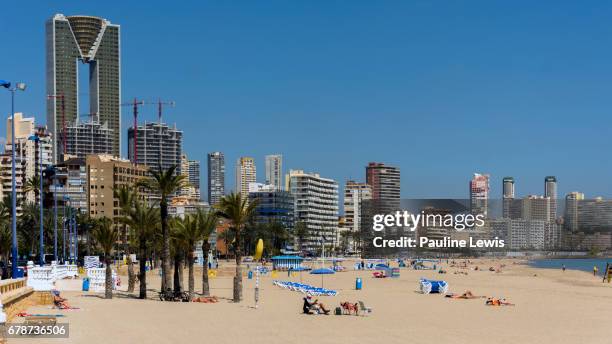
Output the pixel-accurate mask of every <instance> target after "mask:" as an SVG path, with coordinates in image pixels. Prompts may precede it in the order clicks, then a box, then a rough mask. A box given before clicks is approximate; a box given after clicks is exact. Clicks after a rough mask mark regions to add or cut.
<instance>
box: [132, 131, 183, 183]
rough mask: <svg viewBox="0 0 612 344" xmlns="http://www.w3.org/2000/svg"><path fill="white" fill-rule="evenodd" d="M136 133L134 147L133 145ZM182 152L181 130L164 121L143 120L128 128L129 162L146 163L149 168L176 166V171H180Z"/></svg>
mask: <svg viewBox="0 0 612 344" xmlns="http://www.w3.org/2000/svg"><path fill="white" fill-rule="evenodd" d="M134 134H136V135H135V136H136V147H134ZM182 154H183V132H182V131H181V130H179V129H177V128H176V125H175V126H173V127H170V126H168V125H167V124H165V123H157V122H145V123H144V124H143V125H139V126H138V127H137V130H136V133H134V128H133V127H130V128H129V129H128V158H129V160H130V161H131V162H134V163H136V164H140V165H146V166H147V167H149V168H153V169H157V168H158V167H159V166H161V168H162V169H163V170H167V169H169V168H170V167H171V166H175V165H176V166H178V168H177V171H176V173H178V174H180V173H181V155H182Z"/></svg>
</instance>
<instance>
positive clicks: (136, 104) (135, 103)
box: [121, 98, 145, 164]
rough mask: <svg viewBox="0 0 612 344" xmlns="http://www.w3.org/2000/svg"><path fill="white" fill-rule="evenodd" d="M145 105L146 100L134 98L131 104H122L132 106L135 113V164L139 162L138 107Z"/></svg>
mask: <svg viewBox="0 0 612 344" xmlns="http://www.w3.org/2000/svg"><path fill="white" fill-rule="evenodd" d="M144 104H145V101H144V100H138V99H137V98H134V100H133V101H131V102H128V103H123V104H121V105H122V106H131V107H132V109H133V112H134V164H136V162H137V161H138V145H137V144H136V141H137V139H138V107H139V106H141V105H144Z"/></svg>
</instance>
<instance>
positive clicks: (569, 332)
mask: <svg viewBox="0 0 612 344" xmlns="http://www.w3.org/2000/svg"><path fill="white" fill-rule="evenodd" d="M517 262H519V261H518V260H505V261H500V260H495V261H493V260H478V261H476V262H475V264H474V265H471V266H470V267H468V269H459V268H453V267H449V266H448V265H447V264H442V266H443V268H444V269H446V270H447V271H448V273H447V274H438V273H437V272H435V271H417V270H412V269H402V270H401V276H400V278H384V279H375V278H372V272H371V271H353V270H352V268H351V267H350V266H351V265H352V264H345V266H347V267H349V270H348V271H346V272H340V273H336V274H334V275H326V276H324V277H323V278H324V286H325V288H331V289H335V290H338V291H339V295H337V296H334V297H326V296H323V297H319V299H320V301H322V302H323V303H324V304H325V305H326V306H327V307H328V308H332V309H333V308H335V307H336V306H338V305H339V303H340V302H343V301H351V302H356V301H357V300H362V301H364V302H365V304H366V305H367V306H368V307H372V308H373V313H372V314H370V315H369V316H349V315H343V316H335V315H328V316H325V315H305V314H301V306H302V297H303V295H302V294H300V293H298V292H292V291H288V290H285V289H281V288H279V287H277V286H274V285H273V284H272V280H273V278H272V276H262V278H261V297H260V303H259V308H258V309H255V308H254V307H253V306H254V285H255V280H254V279H252V280H249V279H247V278H245V279H244V287H245V288H244V301H243V302H242V303H240V304H234V303H233V302H231V301H230V298H231V295H232V289H231V286H232V278H231V275H229V274H228V275H225V274H224V275H223V276H219V277H216V278H214V279H212V280H211V287H212V290H211V292H212V294H213V295H216V296H218V297H219V298H220V302H219V303H216V304H200V303H171V302H160V301H159V300H155V298H156V296H157V293H156V289H155V288H159V278H158V277H157V275H156V274H155V272H152V273H150V275H149V276H148V278H149V281H150V282H151V283H150V287H151V288H152V289H151V291H150V293H149V297H150V299H149V300H138V299H136V298H135V297H134V296H130V295H128V294H126V293H125V292H124V291H122V290H119V291H117V292H116V293H115V297H114V298H113V299H112V300H105V299H102V298H101V294H95V293H91V292H87V293H85V292H81V291H67V292H63V293H62V295H63V296H64V297H67V298H68V300H69V302H70V304H71V305H72V306H74V307H79V308H80V309H79V310H73V311H59V310H56V309H50V307H49V306H47V307H40V306H37V307H32V308H31V309H29V310H28V312H29V313H63V314H65V315H66V317H65V318H61V319H60V322H68V323H69V324H70V338H69V339H67V340H66V339H21V338H20V339H11V340H10V342H11V343H12V342H14V343H42V342H45V343H89V344H97V343H100V344H102V343H175V344H176V343H195V342H205V343H288V342H291V343H349V342H352V343H358V342H359V343H381V342H385V343H408V342H409V343H431V342H432V341H436V342H442V343H470V344H478V343H555V344H559V343H602V344H603V343H610V342H611V341H612V326H610V319H612V285H610V284H607V283H605V284H604V283H602V282H601V278H596V277H594V276H593V275H592V274H589V273H586V272H581V271H570V270H567V271H565V272H562V271H561V270H551V269H535V268H531V267H528V266H525V265H523V264H516V263H517ZM221 263H222V264H223V265H225V269H230V268H231V267H230V266H229V265H231V263H226V262H221ZM502 263H503V264H506V267H505V268H504V269H503V271H502V272H501V273H495V272H491V271H488V270H487V269H488V267H490V266H494V267H497V266H499V265H500V264H502ZM476 265H477V266H479V267H480V268H481V269H482V270H481V271H474V270H473V267H474V266H476ZM455 271H464V272H467V273H468V274H467V275H464V274H454V272H455ZM356 277H361V278H362V279H363V289H362V290H355V279H356ZM419 277H426V278H432V279H444V280H446V281H448V283H449V285H450V291H451V292H455V293H462V292H464V291H465V290H471V291H472V292H473V293H474V294H476V295H484V296H494V297H499V298H502V297H503V298H507V299H508V300H509V301H511V302H513V303H515V304H516V305H515V306H506V307H491V306H485V300H484V299H474V300H454V299H450V298H445V297H443V296H441V295H439V294H430V295H422V294H420V293H419V292H417V290H418V284H417V281H418V280H419ZM301 278H302V280H303V282H304V283H309V284H311V285H315V286H320V284H321V277H320V276H315V275H309V274H308V273H303V274H302V276H301ZM276 279H279V280H293V281H299V280H300V275H299V274H298V275H296V276H294V277H291V278H288V277H287V273H286V272H284V273H283V272H279V273H278V275H277V276H276ZM123 280H124V281H126V278H123ZM185 281H187V279H186V277H185ZM121 288H125V283H124V285H123V286H122V287H121ZM121 288H120V289H121ZM200 288H201V275H200V273H198V274H197V275H196V291H199V290H200ZM136 290H138V288H136ZM134 295H136V294H134ZM15 321H20V319H16V320H15Z"/></svg>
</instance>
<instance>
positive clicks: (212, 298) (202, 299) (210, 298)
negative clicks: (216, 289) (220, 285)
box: [191, 296, 219, 303]
mask: <svg viewBox="0 0 612 344" xmlns="http://www.w3.org/2000/svg"><path fill="white" fill-rule="evenodd" d="M191 302H201V303H217V302H219V299H218V298H217V297H216V296H202V297H195V298H193V300H191Z"/></svg>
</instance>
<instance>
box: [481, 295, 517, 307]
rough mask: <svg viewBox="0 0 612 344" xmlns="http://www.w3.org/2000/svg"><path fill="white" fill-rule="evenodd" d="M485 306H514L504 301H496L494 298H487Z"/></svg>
mask: <svg viewBox="0 0 612 344" xmlns="http://www.w3.org/2000/svg"><path fill="white" fill-rule="evenodd" d="M485 305H487V306H514V304H513V303H510V302H508V301H506V299H497V298H494V297H489V298H487V301H486V302H485Z"/></svg>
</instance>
